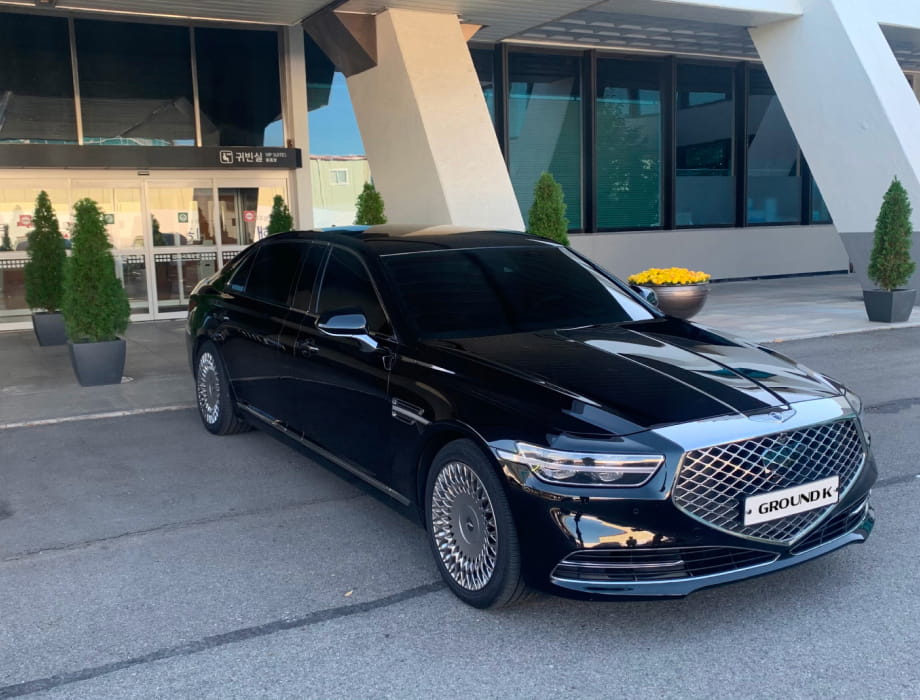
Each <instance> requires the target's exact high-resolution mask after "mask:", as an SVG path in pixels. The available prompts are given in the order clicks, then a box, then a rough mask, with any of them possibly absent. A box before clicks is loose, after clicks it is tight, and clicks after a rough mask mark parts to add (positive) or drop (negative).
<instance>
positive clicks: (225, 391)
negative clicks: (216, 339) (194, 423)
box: [195, 340, 250, 435]
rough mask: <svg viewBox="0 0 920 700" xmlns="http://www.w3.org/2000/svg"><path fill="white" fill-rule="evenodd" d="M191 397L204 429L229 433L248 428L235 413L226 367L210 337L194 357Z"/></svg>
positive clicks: (239, 431) (223, 433) (222, 433)
mask: <svg viewBox="0 0 920 700" xmlns="http://www.w3.org/2000/svg"><path fill="white" fill-rule="evenodd" d="M195 397H196V399H197V401H196V403H197V404H198V415H199V416H200V417H201V422H202V423H204V427H205V428H206V429H207V430H208V432H210V433H213V434H214V435H233V434H235V433H242V432H244V431H246V430H249V429H250V426H249V424H248V423H246V422H245V421H243V420H240V418H239V417H237V415H236V411H235V407H234V405H233V398H232V397H231V396H230V381H229V379H228V378H227V370H226V368H225V367H224V363H223V360H221V359H220V353H219V352H218V350H217V346H216V345H214V343H212V342H211V341H210V340H209V341H207V342H205V343H204V344H203V345H202V346H201V349H200V350H199V351H198V358H197V359H196V360H195Z"/></svg>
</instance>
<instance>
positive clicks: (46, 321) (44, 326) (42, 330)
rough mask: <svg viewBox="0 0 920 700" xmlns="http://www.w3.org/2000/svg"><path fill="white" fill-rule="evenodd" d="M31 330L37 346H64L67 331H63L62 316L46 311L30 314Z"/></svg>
mask: <svg viewBox="0 0 920 700" xmlns="http://www.w3.org/2000/svg"><path fill="white" fill-rule="evenodd" d="M32 328H33V329H34V330H35V337H36V338H38V344H39V345H64V344H65V343H66V342H67V331H65V330H64V316H63V314H60V313H58V312H54V313H49V312H47V311H41V312H38V311H37V312H35V313H33V314H32Z"/></svg>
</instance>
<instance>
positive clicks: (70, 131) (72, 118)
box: [0, 14, 77, 143]
mask: <svg viewBox="0 0 920 700" xmlns="http://www.w3.org/2000/svg"><path fill="white" fill-rule="evenodd" d="M76 140H77V119H76V114H75V112H74V99H73V72H72V69H71V64H70V40H69V37H68V29H67V20H66V19H61V18H57V17H38V16H35V15H14V14H0V141H16V142H39V143H43V142H58V143H75V142H76Z"/></svg>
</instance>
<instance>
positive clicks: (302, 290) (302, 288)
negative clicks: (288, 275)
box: [291, 243, 329, 311]
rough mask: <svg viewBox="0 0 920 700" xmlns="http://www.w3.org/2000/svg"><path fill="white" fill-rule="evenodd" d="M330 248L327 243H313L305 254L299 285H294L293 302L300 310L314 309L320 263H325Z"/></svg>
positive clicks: (298, 279) (298, 280)
mask: <svg viewBox="0 0 920 700" xmlns="http://www.w3.org/2000/svg"><path fill="white" fill-rule="evenodd" d="M328 249H329V247H328V246H326V245H321V244H318V243H311V244H310V246H309V247H308V248H307V250H306V252H305V254H304V258H303V264H302V265H301V266H300V276H299V277H298V278H297V285H296V286H295V287H294V301H293V303H292V304H291V306H293V307H294V308H295V309H297V310H298V311H311V310H312V309H313V289H314V287H315V286H316V278H317V276H318V275H319V268H320V265H322V264H323V258H325V257H326V251H327V250H328Z"/></svg>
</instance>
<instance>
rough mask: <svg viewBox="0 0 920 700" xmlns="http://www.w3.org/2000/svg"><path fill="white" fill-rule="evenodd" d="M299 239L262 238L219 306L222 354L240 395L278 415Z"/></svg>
mask: <svg viewBox="0 0 920 700" xmlns="http://www.w3.org/2000/svg"><path fill="white" fill-rule="evenodd" d="M304 249H305V244H304V243H303V242H300V241H279V242H277V243H275V242H269V243H265V244H263V245H262V246H260V247H259V249H258V250H257V251H255V254H254V256H252V260H251V262H249V261H247V263H246V264H244V265H245V267H241V268H240V270H239V271H238V272H237V274H236V275H234V276H233V278H232V279H231V280H230V283H229V284H228V285H227V287H226V289H225V293H224V295H223V298H222V300H221V304H220V308H219V309H218V311H217V314H218V320H219V321H220V333H219V337H222V338H223V343H222V347H221V354H222V356H223V359H224V361H225V363H226V365H227V370H228V372H229V373H230V378H231V383H232V384H233V389H234V394H235V395H236V398H237V399H238V400H239V401H242V402H244V403H246V404H249V405H250V406H252V407H254V408H257V409H258V410H259V411H261V412H263V413H264V414H266V415H267V416H269V417H272V418H275V417H277V415H278V413H279V411H280V409H281V408H282V405H281V404H280V403H279V402H278V400H277V399H278V397H277V392H276V389H277V386H278V383H279V380H280V378H281V375H282V373H283V367H284V364H283V362H282V360H283V358H282V352H281V351H282V345H281V342H280V340H279V336H280V334H281V331H282V328H283V324H284V319H285V317H286V316H287V313H288V309H289V304H290V299H291V289H292V287H293V283H294V280H295V277H296V275H297V272H298V270H299V268H300V259H301V252H302V251H303V250H304Z"/></svg>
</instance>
